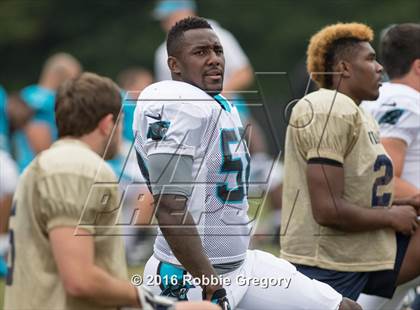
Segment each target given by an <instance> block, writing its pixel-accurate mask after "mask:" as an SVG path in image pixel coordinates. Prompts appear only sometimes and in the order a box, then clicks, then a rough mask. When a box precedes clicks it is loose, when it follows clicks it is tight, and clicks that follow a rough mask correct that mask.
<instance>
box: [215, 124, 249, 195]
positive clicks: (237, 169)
mask: <svg viewBox="0 0 420 310" xmlns="http://www.w3.org/2000/svg"><path fill="white" fill-rule="evenodd" d="M240 142H243V143H245V142H244V141H239V139H238V137H237V135H236V133H235V130H234V129H233V128H232V129H222V132H221V143H222V145H221V148H222V160H223V162H222V167H221V170H220V172H221V173H236V183H237V186H236V187H235V188H233V189H229V188H228V184H227V182H226V183H224V184H222V185H218V186H217V196H218V197H219V198H220V199H221V200H222V201H223V202H225V203H226V202H228V203H240V202H242V201H243V199H244V197H245V190H247V189H248V179H249V160H250V158H249V154H248V153H247V152H246V151H245V158H246V160H245V162H243V161H242V158H239V157H238V158H233V156H232V152H231V150H230V147H229V145H230V144H235V145H238V143H240ZM245 149H246V148H245ZM244 183H245V185H246V186H245V187H244Z"/></svg>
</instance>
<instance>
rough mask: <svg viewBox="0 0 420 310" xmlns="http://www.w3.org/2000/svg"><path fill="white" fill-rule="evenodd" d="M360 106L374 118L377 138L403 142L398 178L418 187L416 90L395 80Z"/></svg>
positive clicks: (419, 110)
mask: <svg viewBox="0 0 420 310" xmlns="http://www.w3.org/2000/svg"><path fill="white" fill-rule="evenodd" d="M362 107H363V108H364V109H365V110H366V111H368V112H369V113H371V114H372V115H373V117H375V119H376V120H377V122H378V124H379V129H380V136H381V138H394V139H400V140H403V141H404V142H405V143H406V144H407V151H406V154H405V160H404V168H403V171H402V173H401V178H402V179H403V180H405V181H407V182H409V183H411V184H413V185H414V186H415V187H417V188H420V92H418V91H417V90H415V89H414V88H411V87H409V86H406V85H403V84H398V83H384V84H383V85H382V87H381V88H380V89H379V98H378V99H377V100H376V101H364V102H363V103H362Z"/></svg>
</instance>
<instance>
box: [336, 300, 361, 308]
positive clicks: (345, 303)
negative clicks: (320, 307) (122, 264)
mask: <svg viewBox="0 0 420 310" xmlns="http://www.w3.org/2000/svg"><path fill="white" fill-rule="evenodd" d="M338 310H362V307H361V306H360V305H359V304H358V303H357V302H355V301H353V300H351V299H349V298H346V297H343V300H342V301H341V303H340V306H339V307H338Z"/></svg>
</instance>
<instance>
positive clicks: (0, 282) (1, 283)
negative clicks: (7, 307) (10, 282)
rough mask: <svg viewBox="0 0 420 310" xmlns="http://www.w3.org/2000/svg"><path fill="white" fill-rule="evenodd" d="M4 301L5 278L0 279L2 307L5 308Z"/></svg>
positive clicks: (0, 306) (0, 307)
mask: <svg viewBox="0 0 420 310" xmlns="http://www.w3.org/2000/svg"><path fill="white" fill-rule="evenodd" d="M3 303H4V280H3V279H0V309H3Z"/></svg>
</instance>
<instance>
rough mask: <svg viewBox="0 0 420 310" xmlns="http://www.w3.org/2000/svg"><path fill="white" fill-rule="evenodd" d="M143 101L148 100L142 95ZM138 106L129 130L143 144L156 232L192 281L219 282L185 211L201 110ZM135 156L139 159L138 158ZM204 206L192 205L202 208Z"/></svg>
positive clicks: (202, 121)
mask: <svg viewBox="0 0 420 310" xmlns="http://www.w3.org/2000/svg"><path fill="white" fill-rule="evenodd" d="M178 86H179V85H178ZM142 96H143V97H147V96H151V95H150V93H148V92H147V91H144V92H143V93H142V95H141V96H140V97H142ZM139 100H141V98H140V99H139ZM142 105H143V107H144V110H143V111H141V112H140V113H139V111H136V114H137V115H136V117H135V120H134V124H133V128H134V130H135V131H137V135H140V136H142V141H145V142H144V146H143V147H144V151H145V153H146V155H147V174H148V179H149V182H150V185H151V186H150V188H151V191H152V194H153V196H154V200H155V204H156V218H157V220H158V224H159V228H160V230H161V231H162V233H163V235H164V237H165V239H166V241H167V243H168V245H169V247H170V248H171V251H172V252H173V254H174V256H175V257H176V258H177V260H178V261H179V262H180V263H181V265H182V266H183V267H184V268H185V269H186V270H188V272H189V273H190V274H191V275H192V276H193V277H200V278H201V277H208V278H210V277H211V276H214V277H217V274H216V272H215V270H214V268H213V266H212V265H211V263H210V261H209V259H208V257H207V255H206V254H205V251H204V248H203V245H202V241H201V238H200V235H199V233H198V230H197V227H196V224H195V221H194V218H193V216H192V215H191V213H190V210H189V209H188V200H189V199H190V198H191V195H192V190H193V183H194V178H193V164H194V159H195V157H196V156H197V154H198V153H199V149H200V146H201V144H202V143H203V141H202V138H203V133H204V132H205V130H206V126H207V118H208V117H209V116H207V115H206V113H207V112H205V111H203V109H201V108H198V107H197V106H195V105H193V104H188V103H185V104H184V103H179V102H178V103H175V102H165V104H164V105H162V103H151V104H147V103H146V104H143V103H142ZM138 106H139V105H138ZM137 155H138V158H141V155H140V154H139V153H138V154H137ZM143 175H144V172H143ZM204 203H205V202H204V201H195V204H201V207H202V208H204ZM194 207H196V208H197V207H198V206H197V205H195V206H194ZM218 289H221V286H218V285H216V286H207V287H206V288H205V290H206V292H207V294H206V296H207V297H208V299H210V298H211V297H212V295H213V293H214V292H215V291H217V290H218Z"/></svg>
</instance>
